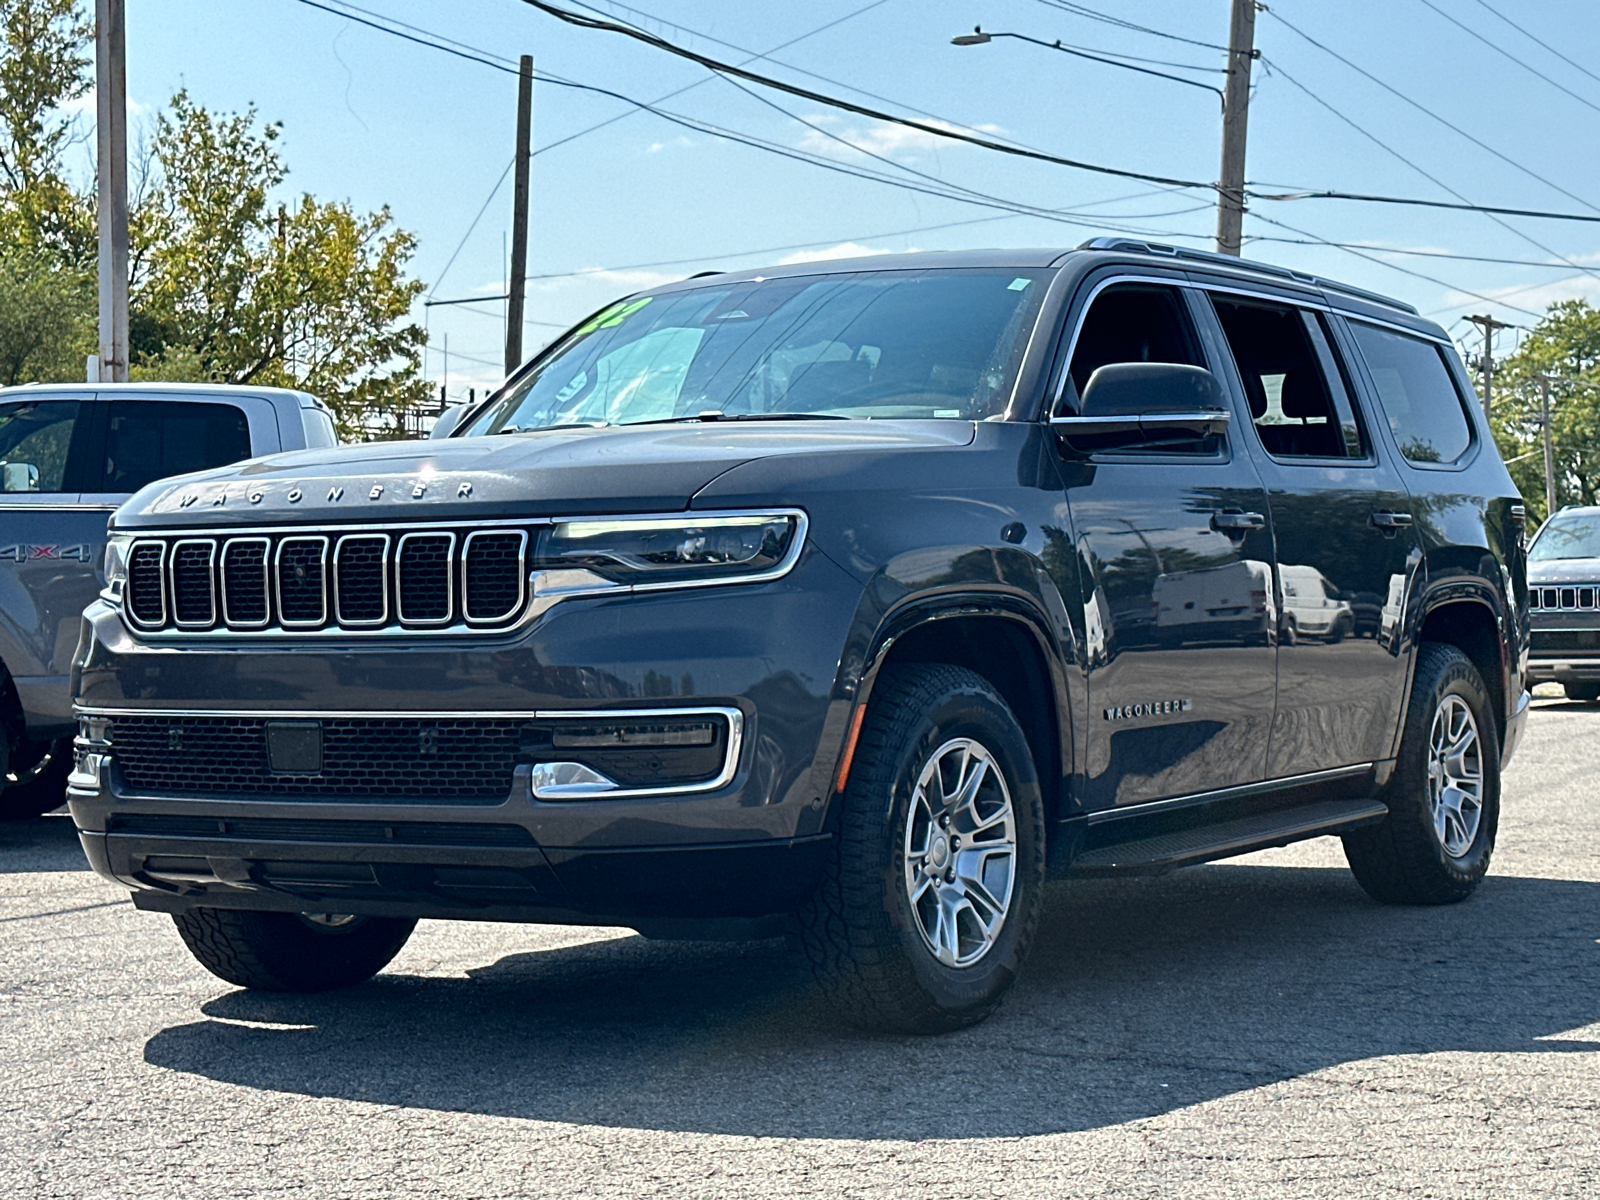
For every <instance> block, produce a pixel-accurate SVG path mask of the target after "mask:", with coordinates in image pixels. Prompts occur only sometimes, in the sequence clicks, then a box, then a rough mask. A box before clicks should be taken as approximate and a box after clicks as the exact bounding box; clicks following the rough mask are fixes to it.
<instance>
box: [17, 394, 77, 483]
mask: <svg viewBox="0 0 1600 1200" xmlns="http://www.w3.org/2000/svg"><path fill="white" fill-rule="evenodd" d="M77 420H78V402H77V401H76V400H25V401H22V402H20V403H16V404H0V492H61V491H65V490H66V475H67V451H68V450H69V449H70V448H71V446H72V430H73V426H74V425H76V424H77Z"/></svg>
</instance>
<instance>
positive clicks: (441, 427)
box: [428, 404, 467, 441]
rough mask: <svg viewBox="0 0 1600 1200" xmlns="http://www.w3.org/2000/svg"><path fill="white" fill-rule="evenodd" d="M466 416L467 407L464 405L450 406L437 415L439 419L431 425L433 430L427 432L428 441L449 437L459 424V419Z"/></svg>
mask: <svg viewBox="0 0 1600 1200" xmlns="http://www.w3.org/2000/svg"><path fill="white" fill-rule="evenodd" d="M466 415H467V406H466V405H465V404H452V405H451V406H450V407H449V408H447V409H445V410H444V411H443V412H442V413H440V414H439V419H438V420H437V421H435V422H434V423H433V428H432V429H430V430H429V431H428V440H429V441H432V440H433V439H434V438H442V437H449V436H450V435H451V434H452V433H453V432H455V428H456V426H457V425H459V424H461V418H462V417H464V416H466Z"/></svg>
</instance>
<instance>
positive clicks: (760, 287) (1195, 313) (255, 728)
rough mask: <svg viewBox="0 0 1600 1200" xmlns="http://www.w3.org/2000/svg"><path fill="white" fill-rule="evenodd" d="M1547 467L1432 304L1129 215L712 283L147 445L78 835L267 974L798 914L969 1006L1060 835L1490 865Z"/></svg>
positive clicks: (1403, 875)
mask: <svg viewBox="0 0 1600 1200" xmlns="http://www.w3.org/2000/svg"><path fill="white" fill-rule="evenodd" d="M1522 521H1523V510H1522V504H1521V501H1520V498H1519V497H1518V494H1517V491H1516V489H1515V487H1514V486H1513V485H1512V482H1511V480H1510V478H1509V476H1508V475H1507V473H1506V471H1505V468H1504V466H1503V465H1502V464H1501V462H1500V459H1499V457H1498V456H1497V454H1496V452H1495V449H1494V444H1493V442H1492V440H1491V439H1490V436H1489V433H1488V430H1487V428H1486V426H1485V424H1484V422H1483V419H1482V415H1481V413H1480V412H1479V410H1478V406H1477V404H1476V403H1475V402H1474V400H1473V397H1472V391H1471V384H1470V382H1469V380H1468V379H1467V377H1466V375H1465V373H1464V371H1463V368H1462V365H1461V363H1460V361H1459V359H1458V358H1457V356H1456V354H1455V351H1454V350H1453V349H1452V348H1451V346H1450V343H1449V340H1448V339H1447V338H1446V336H1445V334H1444V332H1443V331H1442V330H1441V329H1439V327H1438V326H1436V325H1434V324H1433V323H1431V322H1429V321H1425V320H1423V319H1421V318H1420V317H1418V316H1417V315H1416V313H1415V312H1414V311H1413V310H1412V309H1410V308H1408V307H1406V306H1404V305H1402V304H1398V303H1395V302H1394V301H1390V300H1385V299H1383V298H1381V297H1376V296H1372V295H1369V294H1366V293H1363V292H1359V291H1356V290H1353V289H1350V288H1346V287H1341V286H1339V285H1337V284H1333V283H1329V282H1326V281H1324V280H1320V279H1314V278H1310V277H1307V276H1303V275H1299V274H1296V273H1293V272H1289V271H1284V270H1278V269H1275V268H1271V267H1265V266H1260V265H1257V264H1252V263H1246V262H1240V261H1238V260H1235V259H1228V258H1219V257H1216V256H1211V255H1204V254H1192V253H1188V252H1183V251H1177V250H1173V249H1171V248H1168V247H1159V246H1149V245H1145V244H1142V243H1128V242H1120V241H1099V242H1093V243H1089V244H1087V245H1086V246H1084V247H1081V248H1080V249H1078V250H1075V251H1058V250H1041V251H1003V252H1001V251H996V252H987V253H962V254H929V255H909V256H904V257H900V258H895V259H882V260H880V259H872V260H862V261H854V262H834V263H826V264H814V265H806V266H795V267H785V268H776V269H772V270H765V271H749V272H740V273H735V274H722V275H714V276H709V277H704V278H695V279H691V280H687V281H685V282H683V283H679V284H675V285H672V286H669V287H664V288H659V289H656V290H654V291H651V292H647V293H643V294H640V295H637V296H633V297H630V298H628V299H627V300H625V301H621V302H619V303H617V304H615V305H612V306H610V307H608V308H606V309H604V310H603V311H601V312H599V313H597V314H595V315H594V316H593V317H592V318H590V319H589V320H587V321H585V322H583V323H582V324H581V325H579V326H578V327H576V328H575V329H573V330H572V331H571V332H569V333H568V334H567V335H565V336H564V337H563V338H561V339H559V340H558V341H557V342H555V343H554V344H553V345H552V346H551V347H550V348H549V349H548V350H546V351H545V352H543V353H542V354H541V355H540V356H539V357H538V358H537V359H535V360H534V361H533V362H531V363H530V364H528V365H527V367H525V368H524V369H523V370H522V371H521V372H519V373H518V374H517V375H516V376H514V377H513V378H512V379H511V380H509V381H508V382H507V384H506V385H505V387H504V388H503V389H501V391H500V392H498V393H497V394H496V395H494V396H492V397H490V398H489V399H488V400H487V401H485V402H484V403H483V404H481V405H480V406H478V407H477V408H476V409H475V410H473V411H471V412H468V413H466V414H465V415H464V417H463V419H462V420H461V421H460V423H459V425H458V426H457V427H456V429H455V430H454V432H453V434H452V435H451V436H449V437H445V438H441V439H438V440H435V441H431V442H427V443H420V444H417V443H412V444H387V445H369V446H363V447H357V448H346V449H342V450H337V451H318V452H310V453H302V454H288V455H280V456H278V457H276V458H271V459H267V460H264V461H261V462H256V463H252V464H250V465H249V466H247V467H244V468H241V469H236V470H219V471H212V472H208V473H205V474H200V475H194V476H190V477H188V478H185V479H182V480H179V481H175V482H170V483H166V484H161V485H158V486H154V487H151V488H148V489H146V490H145V491H144V492H142V493H140V494H139V495H138V496H135V497H134V498H133V499H132V500H131V501H130V502H129V503H128V504H127V505H125V506H124V507H123V508H122V509H121V510H120V511H119V512H118V513H117V516H116V519H115V526H114V530H113V534H114V536H113V539H112V545H111V552H110V553H111V558H110V561H111V567H110V569H109V571H108V586H107V590H106V591H105V593H104V594H103V596H102V597H101V599H99V600H98V601H97V602H96V603H95V604H94V605H92V606H91V607H90V609H89V610H88V612H87V613H86V617H85V627H84V634H83V638H82V641H81V644H80V646H79V650H78V654H77V659H76V669H77V671H78V675H79V684H78V708H77V713H78V723H79V734H78V742H77V766H76V770H75V772H74V774H73V776H72V783H71V787H72V812H73V816H74V817H75V819H76V820H77V822H78V825H79V828H80V829H81V831H82V838H83V844H84V847H85V849H86V850H87V852H88V855H89V858H90V861H91V862H92V863H93V864H94V866H95V869H96V870H98V871H99V872H101V873H102V874H103V875H105V876H107V877H108V878H110V879H114V880H117V881H119V882H121V883H123V884H125V885H126V886H128V887H129V888H131V889H132V890H133V894H134V900H135V903H136V904H137V905H138V906H139V907H141V908H144V909H147V910H153V911H160V912H166V913H170V914H172V916H173V917H174V919H175V920H176V922H177V925H178V929H179V932H180V933H181V934H182V936H183V938H184V940H185V941H186V942H187V944H188V945H189V947H190V949H191V950H192V951H193V952H194V953H195V955H196V957H198V958H199V960H200V961H201V962H202V963H204V964H205V965H206V966H207V967H208V968H209V969H211V970H212V971H213V972H215V973H216V974H218V975H220V976H221V977H222V978H224V979H227V980H230V981H232V982H234V983H238V984H241V985H244V986H249V987H259V988H269V989H286V990H312V989H318V988H329V987H337V986H341V985H345V984H350V983H354V982H357V981H359V980H362V979H365V978H366V977H367V976H369V975H371V974H372V973H373V972H375V971H377V970H379V969H381V968H382V967H383V966H384V964H385V963H387V962H388V961H389V960H390V958H391V957H392V956H393V955H394V954H395V953H396V952H397V951H398V949H399V948H400V946H401V945H402V944H403V943H404V942H405V940H406V938H407V936H408V935H409V933H410V931H411V929H412V926H413V925H414V924H415V922H416V920H417V918H419V917H429V918H443V919H451V918H471V919H493V920H510V921H545V922H579V923H584V924H595V923H612V924H619V925H626V926H632V927H633V928H635V929H638V930H640V931H641V932H644V933H646V934H648V935H652V936H684V937H704V936H710V935H718V936H727V935H730V934H737V935H744V936H770V935H772V934H775V933H780V932H784V931H788V932H789V933H790V934H792V936H793V937H794V938H795V939H796V941H797V942H798V944H799V945H800V946H801V947H802V948H803V950H804V952H805V954H806V955H807V956H808V957H809V959H810V961H811V962H812V964H813V965H814V966H815V968H816V971H817V974H818V976H819V978H820V980H821V981H822V984H823V986H824V988H825V989H826V991H827V993H828V994H829V995H831V996H832V997H833V998H834V999H835V1000H837V1001H838V1003H839V1004H840V1006H841V1008H842V1010H843V1011H844V1012H845V1013H846V1014H847V1015H848V1016H849V1017H851V1018H852V1019H855V1020H858V1021H862V1022H865V1023H867V1024H870V1025H873V1026H877V1027H888V1028H898V1029H912V1030H939V1029H948V1028H953V1027H956V1026H959V1025H962V1024H965V1023H969V1022H972V1021H975V1020H978V1019H980V1018H981V1017H982V1016H983V1015H984V1014H986V1013H987V1012H989V1011H990V1010H991V1009H992V1008H993V1006H994V1005H995V1004H997V1003H998V1002H999V1000H1000V998H1001V996H1002V994H1003V993H1004V992H1005V990H1006V988H1007V987H1008V986H1009V985H1010V983H1011V981H1012V979H1013V978H1014V977H1015V975H1016V973H1017V972H1018V971H1019V970H1020V969H1021V967H1022V963H1023V961H1024V959H1025V957H1026V955H1027V950H1028V946H1029V943H1030V941H1031V939H1032V936H1033V933H1034V929H1035V927H1036V924H1037V922H1038V921H1039V919H1040V913H1041V896H1042V887H1043V884H1044V881H1045V879H1046V877H1047V875H1048V874H1060V875H1107V874H1139V873H1152V872H1161V871H1166V870H1169V869H1171V868H1174V867H1179V866H1183V865H1186V864H1189V863H1198V862H1205V861H1208V860H1212V859H1217V858H1222V857H1225V856H1228V855H1232V854H1240V853H1244V852H1246V851H1250V850H1254V849H1258V848H1261V847H1266V846H1276V845H1282V844H1285V843H1287V842H1292V841H1295V840H1298V839H1302V838H1310V837H1316V836H1321V835H1336V836H1339V837H1341V838H1343V841H1344V846H1345V849H1346V852H1347V855H1348V857H1349V860H1350V864H1351V866H1352V868H1353V869H1354V871H1355V873H1356V877H1357V878H1358V879H1359V880H1360V882H1361V884H1362V885H1363V886H1364V887H1365V888H1366V889H1367V891H1368V892H1370V893H1371V894H1372V895H1373V896H1374V897H1376V898H1378V899H1379V900H1383V901H1388V902H1400V903H1421V904H1435V903H1442V902H1447V901H1454V900H1460V899H1462V898H1463V897H1465V896H1467V895H1468V894H1469V893H1470V892H1471V891H1472V890H1473V888H1474V887H1475V886H1476V885H1477V883H1478V881H1479V880H1480V879H1481V878H1482V877H1483V875H1484V872H1485V871H1486V870H1487V868H1488V864H1489V858H1490V855H1491V853H1492V851H1493V848H1494V841H1495V831H1496V825H1497V819H1498V814H1499V804H1500V767H1501V764H1502V763H1503V762H1504V761H1505V760H1506V758H1507V757H1508V756H1509V755H1510V754H1511V752H1512V751H1513V749H1514V748H1515V746H1516V744H1517V740H1518V737H1519V735H1520V733H1521V731H1522V728H1523V723H1524V720H1525V717H1526V709H1527V695H1526V691H1525V687H1524V663H1525V656H1526V652H1527V636H1528V634H1527V631H1528V617H1527V586H1526V581H1525V564H1524V552H1523V547H1522V540H1523V539H1522V534H1523V529H1522Z"/></svg>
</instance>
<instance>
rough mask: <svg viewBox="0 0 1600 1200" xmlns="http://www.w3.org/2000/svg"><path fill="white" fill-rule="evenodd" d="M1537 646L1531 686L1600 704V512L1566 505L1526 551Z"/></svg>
mask: <svg viewBox="0 0 1600 1200" xmlns="http://www.w3.org/2000/svg"><path fill="white" fill-rule="evenodd" d="M1528 594H1529V596H1530V597H1531V607H1532V624H1533V644H1532V652H1531V654H1530V655H1529V658H1528V685H1529V686H1530V687H1532V686H1533V685H1534V684H1539V683H1559V684H1560V685H1561V687H1562V690H1564V691H1565V692H1566V694H1567V699H1568V700H1577V701H1580V702H1587V703H1590V704H1592V703H1594V702H1595V701H1596V700H1600V507H1596V506H1593V505H1591V506H1589V507H1583V506H1581V505H1568V506H1567V507H1566V508H1563V509H1562V510H1561V511H1560V512H1558V513H1556V514H1555V515H1553V516H1552V517H1551V518H1550V519H1549V520H1548V521H1546V522H1545V523H1544V524H1543V525H1541V526H1540V527H1539V533H1538V535H1537V536H1536V537H1535V538H1534V539H1533V543H1532V545H1530V546H1529V547H1528Z"/></svg>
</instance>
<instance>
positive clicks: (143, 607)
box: [123, 528, 529, 633]
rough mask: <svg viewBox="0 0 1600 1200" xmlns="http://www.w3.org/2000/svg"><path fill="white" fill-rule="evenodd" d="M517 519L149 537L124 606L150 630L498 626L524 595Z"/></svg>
mask: <svg viewBox="0 0 1600 1200" xmlns="http://www.w3.org/2000/svg"><path fill="white" fill-rule="evenodd" d="M528 546H529V534H528V532H527V531H526V530H523V529H504V528H502V529H479V530H471V529H463V530H453V529H439V528H424V529H406V528H399V529H395V530H392V531H389V532H381V531H373V530H370V529H367V530H361V531H359V532H355V531H352V532H350V533H345V534H342V535H341V534H327V535H324V534H321V533H310V532H299V531H293V530H290V531H279V532H274V533H265V534H263V533H246V532H240V533H238V534H222V535H219V536H215V537H206V538H196V537H176V536H174V537H150V538H141V539H139V540H138V541H136V542H135V543H134V544H133V546H132V548H131V550H130V552H129V556H128V579H127V583H126V585H125V591H124V597H123V608H124V611H125V612H126V613H127V615H128V617H129V620H130V622H131V623H132V624H133V625H134V627H135V628H137V629H140V630H142V631H145V632H156V631H163V630H165V631H173V632H187V633H198V632H200V631H203V630H210V631H215V632H225V631H238V632H259V631H267V632H300V631H316V630H326V631H329V632H337V631H340V630H364V631H377V632H384V631H389V632H399V631H401V630H407V629H414V630H426V629H430V628H431V629H442V628H446V627H450V628H453V629H461V628H465V627H469V626H470V627H477V628H483V629H487V630H493V629H494V628H496V627H502V628H503V627H505V626H508V625H511V624H513V623H514V622H515V621H516V619H517V618H518V617H519V616H520V615H521V613H522V611H523V609H524V608H525V606H526V601H527V595H528V589H527V560H528Z"/></svg>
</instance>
